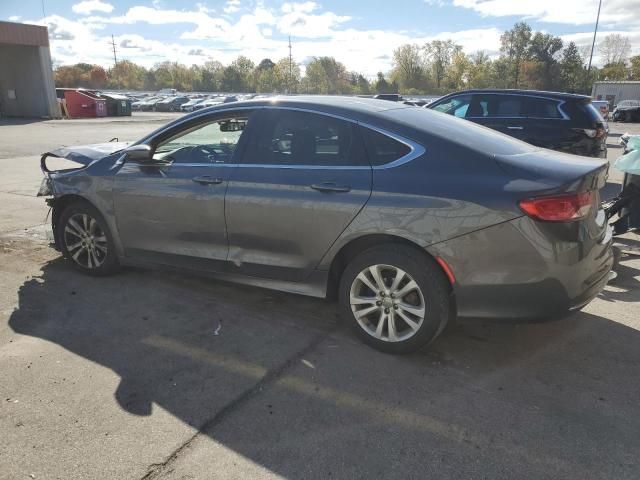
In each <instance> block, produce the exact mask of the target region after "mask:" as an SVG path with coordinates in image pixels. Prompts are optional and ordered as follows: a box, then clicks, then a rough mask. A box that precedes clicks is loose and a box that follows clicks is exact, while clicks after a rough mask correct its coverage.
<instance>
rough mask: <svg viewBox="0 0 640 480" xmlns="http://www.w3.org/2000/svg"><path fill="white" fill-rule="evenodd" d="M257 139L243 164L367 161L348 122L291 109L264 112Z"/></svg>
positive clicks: (358, 164)
mask: <svg viewBox="0 0 640 480" xmlns="http://www.w3.org/2000/svg"><path fill="white" fill-rule="evenodd" d="M261 125H262V126H261V128H260V134H259V135H258V138H257V141H256V142H254V143H253V144H252V145H250V146H249V147H248V151H247V154H246V160H245V162H246V163H264V164H269V165H301V166H302V165H304V166H360V165H365V164H367V161H366V156H365V152H364V149H363V147H362V142H361V141H360V139H359V137H358V136H357V131H356V127H355V125H354V124H352V123H351V122H347V121H345V120H341V119H338V118H334V117H330V116H326V115H321V114H315V113H309V112H299V111H294V110H280V109H274V110H269V111H266V112H265V115H264V117H263V120H262V123H261Z"/></svg>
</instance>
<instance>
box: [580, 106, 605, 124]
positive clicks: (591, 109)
mask: <svg viewBox="0 0 640 480" xmlns="http://www.w3.org/2000/svg"><path fill="white" fill-rule="evenodd" d="M584 109H585V111H586V112H587V115H588V116H589V117H590V118H591V119H593V120H596V121H597V122H604V118H602V114H601V113H600V110H598V109H597V108H596V107H595V106H594V105H593V103H586V104H584Z"/></svg>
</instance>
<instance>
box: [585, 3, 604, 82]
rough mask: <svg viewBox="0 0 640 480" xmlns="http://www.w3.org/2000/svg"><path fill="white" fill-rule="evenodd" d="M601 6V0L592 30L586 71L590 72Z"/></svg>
mask: <svg viewBox="0 0 640 480" xmlns="http://www.w3.org/2000/svg"><path fill="white" fill-rule="evenodd" d="M601 8H602V0H600V3H599V4H598V16H597V17H596V28H595V30H594V31H593V43H592V44H591V55H589V68H588V69H587V72H591V61H592V60H593V51H594V50H595V48H596V35H597V34H598V23H599V22H600V9H601Z"/></svg>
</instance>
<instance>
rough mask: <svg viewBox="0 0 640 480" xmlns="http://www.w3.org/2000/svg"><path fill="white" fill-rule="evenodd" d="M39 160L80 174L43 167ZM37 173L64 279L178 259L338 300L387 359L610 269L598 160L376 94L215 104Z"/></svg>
mask: <svg viewBox="0 0 640 480" xmlns="http://www.w3.org/2000/svg"><path fill="white" fill-rule="evenodd" d="M52 156H53V157H64V158H67V159H69V160H72V161H74V162H76V163H77V164H78V165H77V168H73V169H69V170H57V171H52V170H50V169H49V168H48V165H47V161H48V159H49V157H52ZM42 168H43V171H44V172H45V175H46V176H45V179H44V181H43V186H42V187H41V192H40V194H41V195H44V196H48V197H50V198H49V199H48V200H47V201H48V203H49V205H50V206H51V207H52V208H53V211H52V227H53V231H54V238H55V244H56V245H57V248H59V249H60V250H61V251H62V253H63V255H64V257H65V258H66V259H67V260H68V261H69V263H70V264H71V265H73V266H74V267H75V268H76V269H78V270H80V271H82V272H84V273H87V274H91V275H106V274H110V273H113V272H115V271H116V270H117V269H118V268H119V267H120V266H122V265H147V266H151V265H156V266H161V267H162V266H165V267H181V268H184V269H189V270H191V271H195V272H200V273H203V274H207V275H212V276H215V277H218V278H223V279H228V280H232V281H237V282H242V283H248V284H253V285H258V286H262V287H268V288H274V289H278V290H284V291H289V292H295V293H300V294H305V295H313V296H318V297H329V298H338V299H339V301H340V303H341V305H342V309H343V312H344V316H345V318H347V319H348V321H349V322H350V323H351V324H352V325H353V327H354V328H355V331H356V332H357V334H358V335H359V336H360V337H361V338H362V339H363V340H364V341H365V342H366V343H368V344H369V345H371V346H373V347H375V348H378V349H380V350H383V351H386V352H392V353H403V352H409V351H412V350H415V349H417V348H419V347H421V346H423V345H425V344H427V343H429V342H430V341H432V340H433V339H434V338H435V337H436V336H437V335H438V334H439V333H440V332H441V331H442V330H443V329H444V327H445V326H446V325H447V322H448V321H450V320H451V319H452V318H454V317H455V316H456V315H457V316H460V317H472V318H499V319H519V320H529V319H539V318H549V317H556V316H562V315H564V314H566V313H567V312H570V311H572V310H575V309H579V308H581V307H582V306H584V305H585V304H586V303H588V302H589V301H590V300H591V299H593V298H594V297H595V296H596V295H597V294H598V293H599V292H600V291H601V289H602V288H603V287H604V285H605V284H606V282H607V280H608V278H609V275H610V269H611V267H612V264H613V256H612V254H611V249H610V244H611V231H610V228H609V227H608V225H607V224H606V222H605V217H604V213H603V212H602V210H601V209H600V207H599V193H598V191H599V189H600V188H601V187H602V186H603V185H604V183H605V181H606V176H607V164H606V163H605V162H603V161H601V160H598V159H591V158H589V159H587V158H581V157H575V156H568V155H564V154H560V153H556V152H551V151H547V150H541V149H539V148H536V147H533V146H531V145H528V144H525V143H523V142H520V141H518V140H515V139H513V138H510V137H507V136H505V135H502V134H500V133H497V132H495V131H492V130H489V129H487V128H484V127H481V126H477V125H474V124H472V123H469V122H466V121H464V120H460V119H457V118H454V117H451V116H449V115H445V114H442V113H438V112H434V111H429V110H425V109H420V108H415V107H410V106H402V105H398V104H392V103H390V102H385V101H380V100H372V99H362V98H337V97H335V98H334V97H308V98H307V97H289V98H278V99H269V100H254V101H246V102H237V103H233V104H226V105H219V106H216V107H213V108H207V109H204V110H201V111H198V112H194V113H193V114H190V115H187V116H184V117H182V118H180V119H178V120H176V121H174V122H172V123H170V124H168V125H166V126H164V127H162V128H160V129H158V130H157V131H155V132H153V133H151V134H150V135H148V136H147V137H145V138H143V139H141V140H139V141H138V142H135V143H133V144H122V143H108V144H101V145H90V146H85V147H76V148H63V149H60V150H56V151H52V152H48V153H46V154H44V155H43V159H42Z"/></svg>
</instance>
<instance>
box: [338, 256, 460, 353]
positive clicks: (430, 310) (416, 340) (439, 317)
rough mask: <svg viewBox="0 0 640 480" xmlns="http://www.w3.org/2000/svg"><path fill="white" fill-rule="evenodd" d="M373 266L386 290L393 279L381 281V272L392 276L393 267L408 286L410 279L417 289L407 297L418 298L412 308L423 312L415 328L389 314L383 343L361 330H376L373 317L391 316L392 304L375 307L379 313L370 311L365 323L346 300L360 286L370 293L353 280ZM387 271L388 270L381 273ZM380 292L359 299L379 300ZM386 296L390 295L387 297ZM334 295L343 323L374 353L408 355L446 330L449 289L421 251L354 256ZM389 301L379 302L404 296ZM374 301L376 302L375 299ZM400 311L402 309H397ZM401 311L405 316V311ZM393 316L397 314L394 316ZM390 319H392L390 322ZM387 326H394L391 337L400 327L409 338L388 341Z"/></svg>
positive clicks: (435, 267) (357, 281) (446, 281)
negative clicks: (376, 268) (375, 297)
mask: <svg viewBox="0 0 640 480" xmlns="http://www.w3.org/2000/svg"><path fill="white" fill-rule="evenodd" d="M376 265H377V266H379V267H380V268H381V269H382V275H381V276H382V277H383V282H384V283H385V285H387V286H388V287H391V285H390V283H392V281H393V278H392V277H388V278H384V276H385V272H392V273H391V274H393V272H394V270H393V268H395V269H396V271H397V269H400V270H402V271H403V272H404V273H405V277H404V278H405V279H406V280H405V281H407V283H409V282H408V280H409V279H412V280H413V281H414V282H415V283H416V284H417V286H418V289H419V290H416V289H414V292H413V293H411V294H410V295H414V296H415V298H418V297H420V296H421V301H422V302H421V303H420V299H418V301H417V302H416V303H415V305H422V309H423V310H424V316H423V318H422V320H421V322H422V323H419V326H418V327H417V328H415V329H412V328H410V325H409V323H407V322H405V321H404V320H402V319H401V318H400V317H394V315H391V319H388V320H386V322H387V323H386V330H387V339H386V340H385V339H384V338H382V339H381V338H377V337H376V336H374V334H373V333H369V332H368V331H367V330H366V329H365V328H370V329H371V330H373V329H374V327H375V328H376V329H377V328H378V327H379V323H377V322H375V317H376V316H377V315H380V317H379V318H382V314H383V311H384V312H389V311H391V312H392V313H393V309H396V308H397V306H396V304H392V305H393V307H390V308H385V304H382V305H381V306H378V307H377V308H378V309H379V310H374V311H373V312H372V313H371V316H372V317H373V318H371V322H369V318H367V317H366V316H365V319H364V320H361V321H358V320H357V319H356V316H355V314H354V311H353V308H356V309H358V308H359V307H358V306H355V307H353V308H352V305H351V301H350V298H351V293H352V290H353V289H356V290H357V289H359V288H361V287H363V286H364V289H365V290H366V291H367V292H372V290H371V289H370V288H368V287H366V286H365V284H364V283H362V282H361V281H360V280H359V279H357V277H358V275H359V274H360V273H362V272H363V271H365V269H368V268H369V267H372V266H376ZM387 268H388V270H385V269H387ZM354 282H355V283H354ZM401 285H402V284H401ZM402 289H403V288H402V287H400V288H399V289H398V290H396V291H397V292H399V291H400V290H402ZM361 291H362V290H358V293H359V292H361ZM389 292H391V290H389ZM382 293H383V292H372V293H368V294H367V295H363V296H364V297H367V299H369V298H373V297H371V295H376V296H377V297H379V295H381V294H382ZM388 295H389V296H391V295H390V294H388ZM338 296H339V300H340V308H341V311H342V315H343V316H344V318H345V320H347V321H348V322H349V323H350V324H351V326H352V327H353V328H354V330H355V332H356V334H357V335H358V336H359V337H360V339H361V340H362V341H363V342H364V343H366V344H367V345H370V346H372V347H373V348H375V349H377V350H380V351H382V352H385V353H394V354H403V353H410V352H413V351H415V350H418V349H419V348H422V347H424V346H426V345H427V344H429V343H430V342H431V341H433V340H434V339H435V338H436V337H437V336H438V335H439V334H440V333H441V332H442V331H443V330H444V328H445V327H446V325H447V322H448V320H449V315H450V310H451V307H452V305H451V288H450V285H449V282H448V280H447V278H446V277H445V275H444V273H443V272H442V269H441V268H440V266H439V265H438V264H437V263H436V262H435V261H434V260H433V259H432V258H430V257H429V256H427V255H426V254H424V253H423V252H420V251H419V250H418V249H417V248H411V247H408V246H404V245H394V244H385V245H380V246H376V247H372V248H369V249H367V250H365V251H364V252H362V253H360V254H358V255H357V256H355V257H354V258H353V259H352V260H351V261H350V262H349V264H348V265H347V267H346V268H345V270H344V272H343V274H342V277H341V279H340V286H339V292H338ZM358 296H360V294H358ZM391 298H393V296H391ZM391 298H387V299H386V300H385V299H384V298H383V299H382V300H383V301H388V302H394V301H398V302H403V301H404V300H405V299H406V298H407V296H404V297H402V298H399V299H398V298H396V299H395V300H391ZM378 300H380V299H379V298H378ZM369 303H371V302H367V304H369ZM380 303H381V302H380V301H376V302H375V306H377V305H379V304H380ZM403 303H404V302H403ZM405 305H406V303H405ZM387 306H389V305H387ZM412 306H413V305H412ZM373 307H374V304H373V303H371V307H366V308H373ZM362 310H365V308H364V307H363V308H362ZM362 310H358V311H362ZM400 310H402V308H400ZM396 311H397V310H396ZM403 312H404V313H407V312H406V311H403ZM396 315H398V314H397V313H396ZM394 318H395V320H393V319H394ZM416 318H418V317H412V319H413V320H415V319H416ZM361 319H362V317H361ZM378 321H382V320H378ZM361 322H362V323H364V324H366V326H363V325H361ZM374 322H375V323H374ZM390 323H394V328H393V331H394V335H396V334H400V333H402V332H403V331H402V328H401V327H402V326H404V327H405V330H404V332H405V333H404V334H405V335H409V334H410V335H411V336H409V337H407V338H406V339H399V340H397V341H391V340H390V339H391V338H392V337H391V332H390V326H389V325H390ZM416 323H418V322H416ZM384 328H385V327H383V330H382V337H384ZM400 337H401V336H400ZM400 337H397V338H400Z"/></svg>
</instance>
